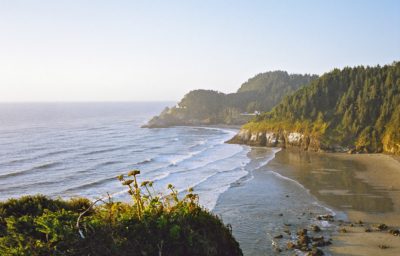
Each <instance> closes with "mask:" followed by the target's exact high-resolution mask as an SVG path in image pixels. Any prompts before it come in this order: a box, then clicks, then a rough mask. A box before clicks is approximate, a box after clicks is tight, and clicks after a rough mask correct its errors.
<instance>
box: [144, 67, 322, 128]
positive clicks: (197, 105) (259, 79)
mask: <svg viewBox="0 0 400 256" xmlns="http://www.w3.org/2000/svg"><path fill="white" fill-rule="evenodd" d="M316 78H317V76H316V75H307V74H306V75H298V74H288V73H287V72H284V71H273V72H266V73H262V74H258V75H256V76H255V77H253V78H251V79H249V80H248V81H247V82H245V83H244V84H243V85H242V86H241V87H240V89H239V90H238V91H237V92H236V93H231V94H224V93H221V92H217V91H212V90H194V91H191V92H189V93H188V94H186V95H185V96H184V97H183V99H182V100H181V101H180V102H179V103H178V105H177V106H176V107H173V108H167V109H165V110H164V111H163V112H162V113H161V114H160V115H159V116H157V117H154V118H153V119H152V120H150V121H149V124H148V127H168V126H173V125H199V124H204V125H207V124H243V123H245V122H246V121H248V120H249V119H250V118H251V116H246V115H243V113H254V112H255V111H258V112H264V111H269V110H271V109H272V108H273V107H274V106H275V105H276V104H277V103H278V102H279V101H280V100H282V98H283V97H284V96H285V95H288V94H290V93H292V92H294V91H295V90H297V89H298V88H299V87H301V86H302V85H306V84H308V83H310V82H311V81H312V80H314V79H316Z"/></svg>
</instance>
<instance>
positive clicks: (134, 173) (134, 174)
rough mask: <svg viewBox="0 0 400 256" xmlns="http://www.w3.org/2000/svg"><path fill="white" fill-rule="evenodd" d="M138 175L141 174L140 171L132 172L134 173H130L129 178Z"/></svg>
mask: <svg viewBox="0 0 400 256" xmlns="http://www.w3.org/2000/svg"><path fill="white" fill-rule="evenodd" d="M138 174H140V171H139V170H132V171H130V172H128V176H136V175H138Z"/></svg>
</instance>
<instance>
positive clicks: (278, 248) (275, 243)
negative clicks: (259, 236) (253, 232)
mask: <svg viewBox="0 0 400 256" xmlns="http://www.w3.org/2000/svg"><path fill="white" fill-rule="evenodd" d="M272 248H274V250H275V252H282V250H281V248H280V247H279V245H278V243H277V242H275V241H274V240H272Z"/></svg>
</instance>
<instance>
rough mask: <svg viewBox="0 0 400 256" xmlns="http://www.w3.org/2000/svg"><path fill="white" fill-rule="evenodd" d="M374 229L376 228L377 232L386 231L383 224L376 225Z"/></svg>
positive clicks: (386, 227) (385, 226)
mask: <svg viewBox="0 0 400 256" xmlns="http://www.w3.org/2000/svg"><path fill="white" fill-rule="evenodd" d="M375 227H376V228H377V229H378V230H380V231H383V230H386V229H388V226H387V225H386V224H383V223H381V224H378V225H376V226H375Z"/></svg>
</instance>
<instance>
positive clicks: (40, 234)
mask: <svg viewBox="0 0 400 256" xmlns="http://www.w3.org/2000/svg"><path fill="white" fill-rule="evenodd" d="M139 174H140V171H139V170H133V171H131V172H129V173H128V174H127V175H121V176H119V177H118V179H119V180H120V181H121V183H122V184H123V185H124V186H126V187H127V188H128V193H129V194H130V196H131V197H132V202H131V203H122V202H114V201H113V200H112V198H111V197H108V200H107V199H98V200H96V201H94V202H90V201H89V200H87V199H82V198H80V199H70V200H67V201H65V200H62V199H49V198H47V197H45V196H42V195H37V196H26V197H22V198H20V199H9V200H8V201H6V202H2V203H0V255H2V256H3V255H4V256H11V255H13V256H14V255H32V256H39V255H40V256H42V255H99V256H102V255H121V256H125V255H233V256H234V255H242V252H241V250H240V247H239V244H238V243H237V242H236V241H235V239H234V238H233V236H232V232H231V229H230V228H228V227H227V226H225V225H224V224H223V223H222V221H221V220H220V219H219V218H218V217H217V216H215V215H213V214H211V213H210V212H208V211H207V210H206V209H204V208H202V207H200V206H199V204H198V195H196V194H194V193H193V189H189V190H188V192H187V193H186V194H185V195H180V194H179V193H178V191H177V190H176V189H175V188H174V186H173V185H171V184H169V185H168V187H167V189H168V190H169V191H170V192H169V193H168V194H166V195H162V194H159V193H156V192H155V190H154V187H153V182H152V181H143V182H141V183H139V181H138V175H139ZM99 202H101V204H99V205H97V203H99Z"/></svg>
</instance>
